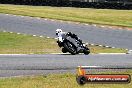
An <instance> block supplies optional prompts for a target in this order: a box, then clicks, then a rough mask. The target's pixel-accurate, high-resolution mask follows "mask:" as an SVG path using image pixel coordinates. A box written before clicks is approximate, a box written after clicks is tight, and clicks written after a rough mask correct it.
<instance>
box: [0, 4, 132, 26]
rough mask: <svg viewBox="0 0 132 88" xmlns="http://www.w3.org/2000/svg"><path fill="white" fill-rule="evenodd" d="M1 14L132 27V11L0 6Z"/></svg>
mask: <svg viewBox="0 0 132 88" xmlns="http://www.w3.org/2000/svg"><path fill="white" fill-rule="evenodd" d="M0 13H9V14H16V15H24V16H33V17H42V18H50V19H58V20H66V21H67V20H68V21H75V22H82V23H95V24H104V25H114V26H124V27H132V11H131V10H111V9H90V8H71V7H47V6H24V5H4V4H0Z"/></svg>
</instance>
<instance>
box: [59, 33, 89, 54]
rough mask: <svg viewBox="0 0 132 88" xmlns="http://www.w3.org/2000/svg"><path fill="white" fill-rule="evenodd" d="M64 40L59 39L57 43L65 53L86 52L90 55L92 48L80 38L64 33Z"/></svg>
mask: <svg viewBox="0 0 132 88" xmlns="http://www.w3.org/2000/svg"><path fill="white" fill-rule="evenodd" d="M62 40H63V41H60V40H59V39H58V41H57V43H58V45H59V47H62V52H63V53H67V52H69V53H71V54H72V55H75V54H79V53H84V54H85V55H88V54H89V53H90V49H89V48H87V47H86V45H85V44H84V43H83V44H82V43H81V42H80V41H79V40H77V39H75V38H72V37H71V36H67V35H62Z"/></svg>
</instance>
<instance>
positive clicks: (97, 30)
mask: <svg viewBox="0 0 132 88" xmlns="http://www.w3.org/2000/svg"><path fill="white" fill-rule="evenodd" d="M57 28H62V29H63V30H64V31H72V32H73V33H76V34H77V35H79V37H80V38H81V39H83V41H85V42H89V43H94V44H102V45H108V46H114V47H118V48H127V49H132V31H131V30H121V29H120V30H115V29H112V28H106V27H99V26H93V25H85V24H76V23H71V22H70V23H69V22H60V21H53V20H46V19H40V18H32V17H23V16H14V15H5V14H0V31H9V32H16V33H23V34H31V35H38V36H42V35H43V36H49V37H53V38H54V37H55V30H56V29H57ZM80 65H88V66H103V67H112V66H114V67H125V68H132V55H127V54H126V55H88V56H86V55H18V56H10V55H7V56H6V55H1V56H0V77H10V76H20V75H35V74H49V73H63V72H75V69H76V67H77V66H80Z"/></svg>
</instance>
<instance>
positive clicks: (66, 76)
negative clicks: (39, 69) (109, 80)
mask: <svg viewBox="0 0 132 88" xmlns="http://www.w3.org/2000/svg"><path fill="white" fill-rule="evenodd" d="M115 74H116V73H115ZM120 74H130V75H131V76H132V71H125V72H120ZM0 88H132V83H129V84H85V85H84V86H80V85H78V84H77V82H76V76H75V75H74V74H71V73H63V74H49V75H41V76H27V77H15V78H0Z"/></svg>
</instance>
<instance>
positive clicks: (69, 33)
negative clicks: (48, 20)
mask: <svg viewBox="0 0 132 88" xmlns="http://www.w3.org/2000/svg"><path fill="white" fill-rule="evenodd" d="M56 35H57V36H58V40H59V41H57V43H58V45H59V46H60V47H61V46H62V42H63V39H62V35H66V36H71V37H72V38H75V39H76V40H78V41H79V42H80V43H81V44H82V40H81V39H80V38H79V37H78V36H77V35H76V34H74V33H71V32H67V33H66V32H63V31H62V29H57V30H56Z"/></svg>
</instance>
